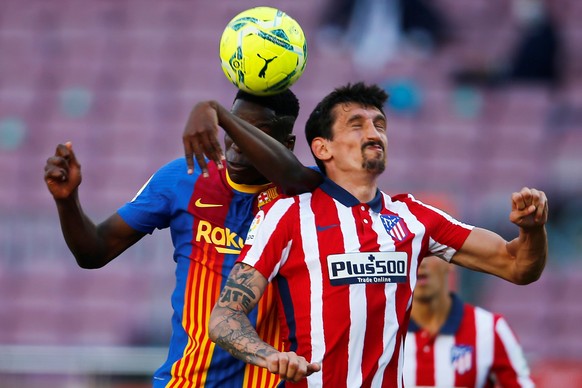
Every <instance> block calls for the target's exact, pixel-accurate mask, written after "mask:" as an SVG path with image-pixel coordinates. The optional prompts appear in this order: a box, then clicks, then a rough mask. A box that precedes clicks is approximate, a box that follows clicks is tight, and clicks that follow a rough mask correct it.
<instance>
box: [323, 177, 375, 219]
mask: <svg viewBox="0 0 582 388" xmlns="http://www.w3.org/2000/svg"><path fill="white" fill-rule="evenodd" d="M319 187H320V188H321V189H322V190H323V191H325V192H326V193H327V194H328V195H329V196H331V197H333V198H334V199H336V200H337V201H339V202H340V203H341V204H342V205H344V206H346V207H353V206H358V205H360V204H361V202H360V200H358V199H357V198H356V197H354V196H353V195H352V194H350V193H349V192H348V191H347V190H346V189H344V188H343V187H341V186H340V185H338V184H337V183H335V182H334V181H332V180H331V179H329V178H328V177H324V178H323V183H322V184H321V185H320V186H319ZM368 206H370V209H372V210H373V211H375V212H376V213H380V210H382V194H381V193H380V190H378V189H376V195H375V196H374V198H373V199H372V200H371V201H370V202H368Z"/></svg>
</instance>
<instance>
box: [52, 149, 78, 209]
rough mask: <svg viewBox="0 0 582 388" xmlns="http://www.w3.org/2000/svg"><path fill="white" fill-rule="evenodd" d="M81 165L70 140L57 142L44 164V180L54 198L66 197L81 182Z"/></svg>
mask: <svg viewBox="0 0 582 388" xmlns="http://www.w3.org/2000/svg"><path fill="white" fill-rule="evenodd" d="M81 180H82V177H81V165H80V164H79V162H77V158H76V157H75V153H74V152H73V145H72V144H71V142H67V143H65V144H59V145H58V146H57V149H56V151H55V154H54V155H53V156H51V157H50V158H48V159H47V161H46V165H45V166H44V181H45V183H46V185H47V187H48V189H49V191H50V193H51V194H52V195H53V197H54V199H57V200H58V199H67V198H69V197H70V196H71V194H73V193H74V192H75V191H76V190H77V188H78V187H79V185H80V184H81Z"/></svg>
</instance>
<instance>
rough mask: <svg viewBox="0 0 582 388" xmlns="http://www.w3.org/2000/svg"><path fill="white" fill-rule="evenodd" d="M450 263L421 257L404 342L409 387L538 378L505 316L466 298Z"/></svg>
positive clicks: (477, 387)
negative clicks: (455, 288) (455, 285)
mask: <svg viewBox="0 0 582 388" xmlns="http://www.w3.org/2000/svg"><path fill="white" fill-rule="evenodd" d="M453 269H454V268H453V267H452V266H451V264H449V263H447V262H446V261H444V260H442V259H440V258H438V257H436V256H429V257H425V258H424V259H423V260H422V263H421V264H420V266H419V268H418V276H417V282H416V287H415V289H414V296H413V302H412V311H411V315H410V323H409V325H408V334H407V336H406V343H405V345H404V383H405V386H407V387H416V386H423V387H474V388H488V387H515V388H526V387H527V388H529V387H533V386H534V383H533V381H532V380H531V378H530V375H529V368H528V365H527V361H526V359H525V357H524V354H523V350H522V348H521V346H520V344H519V342H518V341H517V338H516V336H515V334H514V333H513V331H512V330H511V328H510V327H509V325H508V324H507V321H506V320H505V318H504V317H503V316H501V315H499V314H494V313H492V312H489V311H487V310H485V309H483V308H480V307H477V306H473V305H471V304H469V303H465V302H463V301H462V300H461V299H460V298H459V296H457V294H456V293H453V292H451V289H450V287H449V282H450V279H449V273H450V271H451V270H453Z"/></svg>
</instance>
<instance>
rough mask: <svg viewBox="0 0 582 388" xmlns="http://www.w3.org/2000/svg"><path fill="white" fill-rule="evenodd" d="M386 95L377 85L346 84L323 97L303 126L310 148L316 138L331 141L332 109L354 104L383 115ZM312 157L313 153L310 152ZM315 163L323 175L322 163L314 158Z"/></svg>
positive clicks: (333, 118) (323, 167)
mask: <svg viewBox="0 0 582 388" xmlns="http://www.w3.org/2000/svg"><path fill="white" fill-rule="evenodd" d="M387 100H388V94H387V93H386V92H385V91H384V89H382V88H381V87H379V86H378V85H375V84H372V85H366V84H364V83H363V82H358V83H355V84H347V85H345V86H341V87H339V88H336V89H335V90H334V91H333V92H331V93H329V94H328V95H327V96H325V97H324V98H323V99H322V100H321V101H320V102H319V103H318V104H317V106H316V107H315V109H314V110H313V112H311V115H309V118H308V119H307V122H306V124H305V138H306V139H307V144H309V147H310V148H311V142H312V141H313V139H315V138H316V137H322V138H324V139H328V140H332V138H333V132H332V126H333V123H334V121H335V117H334V115H333V108H334V107H335V106H336V105H339V104H346V103H350V102H353V103H356V104H360V105H362V106H364V107H366V108H368V107H375V108H377V109H378V110H379V111H380V112H382V114H384V104H386V101H387ZM311 153H312V155H313V151H312V152H311ZM313 157H314V158H315V163H316V164H317V166H318V167H319V169H320V170H321V171H322V172H323V173H325V166H324V164H323V162H322V161H321V160H319V159H317V158H316V157H315V155H313Z"/></svg>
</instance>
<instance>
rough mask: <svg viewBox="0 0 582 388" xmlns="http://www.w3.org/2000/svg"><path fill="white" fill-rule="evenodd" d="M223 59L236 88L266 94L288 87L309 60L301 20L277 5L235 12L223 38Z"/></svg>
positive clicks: (221, 51) (260, 94)
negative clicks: (275, 6)
mask: <svg viewBox="0 0 582 388" xmlns="http://www.w3.org/2000/svg"><path fill="white" fill-rule="evenodd" d="M220 61H221V63H222V70H223V71H224V74H225V75H226V77H227V78H228V79H229V80H230V82H232V83H233V84H234V85H235V86H236V87H237V88H239V89H241V90H244V91H246V92H248V93H251V94H255V95H259V96H266V95H271V94H276V93H280V92H282V91H284V90H285V89H287V88H289V87H290V86H291V85H293V83H295V81H297V80H298V79H299V77H300V76H301V74H303V70H305V64H306V63H307V42H306V40H305V35H304V34H303V30H302V29H301V26H300V25H299V23H297V22H296V21H295V20H294V19H293V18H291V17H290V16H289V15H287V14H286V13H285V12H282V11H280V10H278V9H276V8H271V7H256V8H251V9H248V10H246V11H243V12H241V13H239V14H238V15H236V16H235V17H234V18H233V19H232V20H231V21H230V22H229V23H228V25H227V26H226V28H225V29H224V32H223V33H222V37H221V39H220Z"/></svg>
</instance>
